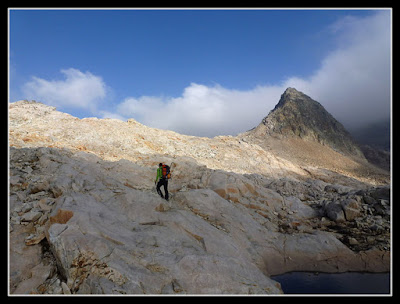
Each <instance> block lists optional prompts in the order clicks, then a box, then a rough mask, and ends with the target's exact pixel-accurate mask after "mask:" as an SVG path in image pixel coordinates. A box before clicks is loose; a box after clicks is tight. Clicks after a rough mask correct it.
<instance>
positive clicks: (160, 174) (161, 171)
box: [154, 163, 171, 200]
mask: <svg viewBox="0 0 400 304" xmlns="http://www.w3.org/2000/svg"><path fill="white" fill-rule="evenodd" d="M170 176H171V174H170V172H169V166H167V165H164V164H162V163H160V164H159V165H158V169H157V177H156V180H155V181H154V184H157V193H158V194H159V195H160V196H161V197H162V198H165V199H166V200H168V198H169V195H168V178H169V177H170ZM157 181H158V183H157ZM161 186H164V192H165V196H164V195H163V194H162V192H161V189H160V188H161Z"/></svg>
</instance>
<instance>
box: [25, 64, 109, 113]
mask: <svg viewBox="0 0 400 304" xmlns="http://www.w3.org/2000/svg"><path fill="white" fill-rule="evenodd" d="M61 73H62V74H63V75H64V76H65V79H64V80H46V79H42V78H39V77H35V76H34V77H32V80H31V81H30V82H27V83H25V84H24V86H23V88H22V90H23V93H24V95H25V96H26V97H25V98H26V99H34V100H37V101H41V102H44V103H46V104H49V105H53V106H56V107H66V108H79V109H85V110H90V111H92V112H94V111H95V110H96V108H97V106H98V103H99V102H100V101H101V100H102V99H104V97H105V96H106V85H105V83H104V82H103V80H102V78H101V77H99V76H95V75H93V74H91V73H90V72H86V73H83V72H81V71H79V70H77V69H73V68H70V69H66V70H61Z"/></svg>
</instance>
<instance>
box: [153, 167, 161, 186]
mask: <svg viewBox="0 0 400 304" xmlns="http://www.w3.org/2000/svg"><path fill="white" fill-rule="evenodd" d="M160 178H162V167H158V169H157V177H156V180H155V181H154V182H155V183H157V182H158V180H159V179H160Z"/></svg>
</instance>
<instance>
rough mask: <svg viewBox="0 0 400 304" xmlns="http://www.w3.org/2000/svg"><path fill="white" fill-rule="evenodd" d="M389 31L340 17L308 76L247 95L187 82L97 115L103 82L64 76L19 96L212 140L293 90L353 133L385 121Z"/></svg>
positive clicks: (257, 117)
mask: <svg viewBox="0 0 400 304" xmlns="http://www.w3.org/2000/svg"><path fill="white" fill-rule="evenodd" d="M390 29H391V21H390V12H389V11H379V12H378V13H376V14H374V15H371V16H368V17H363V18H355V17H347V18H343V19H341V20H339V21H338V22H336V23H335V24H332V25H331V27H330V28H329V33H330V34H331V35H334V36H335V37H337V40H336V48H335V49H334V50H333V51H332V52H331V53H329V54H328V55H327V56H326V57H325V58H324V60H323V61H322V62H321V64H320V67H319V68H318V69H317V70H316V71H315V72H314V73H312V75H310V76H309V77H306V78H304V77H303V78H300V77H296V76H295V75H294V76H293V77H289V78H288V79H285V80H283V81H281V82H280V83H278V84H275V85H264V86H258V87H255V88H253V89H251V90H247V91H239V90H231V89H226V88H224V87H222V86H220V85H214V86H206V85H203V84H197V83H191V84H190V85H189V86H188V87H186V88H184V90H183V92H182V94H181V96H179V97H160V96H140V97H127V98H125V99H124V100H123V101H121V102H119V103H118V104H117V105H116V106H115V108H113V109H112V110H111V111H110V110H108V111H105V110H102V109H101V108H99V102H100V101H101V100H103V99H105V98H106V97H107V96H106V95H107V94H106V85H105V84H104V82H103V81H102V79H101V77H99V76H95V75H93V74H91V73H89V72H86V73H82V72H80V71H79V70H76V69H68V70H62V71H61V72H62V73H63V74H64V75H65V77H66V79H65V80H63V81H47V80H44V79H41V78H38V77H33V79H32V81H31V82H29V83H27V84H26V85H25V86H24V92H25V93H26V94H27V97H28V98H31V99H36V100H39V101H43V102H45V103H49V104H51V105H55V106H69V107H75V108H80V109H90V110H91V111H92V112H94V113H96V114H97V115H98V116H101V117H104V118H105V117H109V118H119V119H122V120H126V119H128V118H134V119H136V120H138V121H139V122H141V123H143V124H145V125H147V126H151V127H156V128H161V129H168V130H173V131H176V132H179V133H183V134H188V135H196V136H208V137H213V136H216V135H228V134H230V135H236V134H238V133H240V132H244V131H247V130H249V129H251V128H253V127H255V126H256V125H258V124H259V123H260V122H261V120H262V118H264V117H265V116H266V115H267V114H268V113H269V111H270V110H272V109H273V108H274V106H275V105H276V104H277V103H278V101H279V98H280V95H281V94H282V93H283V92H284V91H285V89H286V88H287V87H294V88H296V89H297V90H299V91H302V92H303V93H305V94H307V95H309V96H310V97H311V98H313V99H314V100H317V101H319V102H320V103H321V104H322V105H323V106H324V107H325V108H326V109H327V110H328V111H329V112H330V113H331V114H332V115H333V116H334V117H335V118H336V119H338V120H339V121H340V122H341V123H342V124H344V126H345V127H346V128H348V129H354V128H357V127H359V126H363V125H366V124H368V123H371V122H376V121H379V120H382V119H389V117H390V98H391V87H390V86H391V62H390V61H391V33H390ZM315 47H318V46H317V45H316V46H315ZM30 96H31V97H30Z"/></svg>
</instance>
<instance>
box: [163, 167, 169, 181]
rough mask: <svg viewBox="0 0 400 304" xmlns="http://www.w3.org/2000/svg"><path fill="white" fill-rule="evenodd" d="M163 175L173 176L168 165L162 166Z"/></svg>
mask: <svg viewBox="0 0 400 304" xmlns="http://www.w3.org/2000/svg"><path fill="white" fill-rule="evenodd" d="M162 177H163V178H166V179H170V178H171V172H170V168H169V166H168V165H163V166H162Z"/></svg>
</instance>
